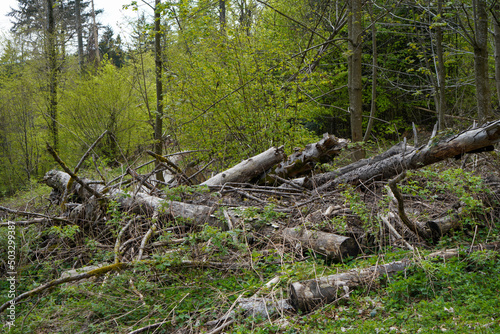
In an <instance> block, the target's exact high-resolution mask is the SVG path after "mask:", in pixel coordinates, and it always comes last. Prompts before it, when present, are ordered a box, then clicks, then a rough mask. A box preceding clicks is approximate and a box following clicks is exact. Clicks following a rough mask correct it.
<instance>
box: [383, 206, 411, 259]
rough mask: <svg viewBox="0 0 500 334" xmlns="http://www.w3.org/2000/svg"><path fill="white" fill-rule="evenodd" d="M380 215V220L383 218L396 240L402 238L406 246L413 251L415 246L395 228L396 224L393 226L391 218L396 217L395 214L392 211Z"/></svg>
mask: <svg viewBox="0 0 500 334" xmlns="http://www.w3.org/2000/svg"><path fill="white" fill-rule="evenodd" d="M379 217H380V220H382V222H383V223H384V225H385V226H386V227H387V228H388V229H389V233H391V234H392V236H393V237H394V239H395V241H399V240H401V241H402V242H403V243H404V245H405V246H406V248H408V249H409V250H411V251H413V250H414V248H413V246H412V245H410V244H409V243H408V241H406V240H405V239H404V238H403V237H402V236H401V234H399V232H398V231H396V229H395V228H394V226H392V224H391V222H390V221H389V219H390V218H393V217H394V215H393V214H392V212H389V214H387V215H381V216H379Z"/></svg>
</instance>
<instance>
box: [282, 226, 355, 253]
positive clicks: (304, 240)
mask: <svg viewBox="0 0 500 334" xmlns="http://www.w3.org/2000/svg"><path fill="white" fill-rule="evenodd" d="M283 236H284V237H285V239H286V240H287V241H289V242H294V241H299V242H300V243H301V244H302V247H306V248H310V249H312V250H314V251H315V252H317V253H319V254H321V255H324V256H326V257H327V258H328V259H331V260H336V261H342V260H343V259H345V258H347V257H349V256H352V257H355V256H357V255H358V253H359V246H358V244H357V242H356V241H355V240H354V239H353V238H349V237H344V236H341V235H337V234H333V233H326V232H321V231H311V230H306V229H304V228H301V227H296V228H286V229H284V230H283Z"/></svg>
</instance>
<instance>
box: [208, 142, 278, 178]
mask: <svg viewBox="0 0 500 334" xmlns="http://www.w3.org/2000/svg"><path fill="white" fill-rule="evenodd" d="M284 158H285V153H284V152H283V146H281V147H278V148H276V147H272V148H270V149H268V150H267V151H265V152H262V153H260V154H258V155H256V156H254V157H252V158H250V159H247V160H244V161H242V162H240V163H239V164H237V165H236V166H234V167H232V168H230V169H228V170H226V171H224V172H222V173H219V174H217V175H215V176H214V177H211V178H210V179H208V180H206V181H205V182H203V183H201V185H206V186H221V185H223V184H226V183H228V182H236V183H245V182H248V181H250V180H251V179H253V178H255V177H257V176H259V175H260V174H262V173H265V172H266V171H267V170H269V169H270V168H271V167H272V166H274V165H276V164H277V163H278V162H280V161H282V160H283V159H284Z"/></svg>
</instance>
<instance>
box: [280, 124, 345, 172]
mask: <svg viewBox="0 0 500 334" xmlns="http://www.w3.org/2000/svg"><path fill="white" fill-rule="evenodd" d="M348 143H349V140H347V139H342V138H337V137H335V136H334V135H329V134H328V133H325V134H324V135H323V139H321V140H320V141H318V142H317V143H314V144H309V145H306V147H305V148H304V149H303V150H300V151H297V152H295V153H293V154H292V155H290V156H289V157H288V158H287V159H286V160H285V161H283V162H281V163H280V164H279V165H278V166H277V167H276V168H275V169H274V173H275V174H276V175H278V176H280V177H283V178H293V177H297V176H299V175H303V174H306V173H308V172H310V171H311V170H313V169H314V167H315V164H316V163H318V162H320V163H324V162H328V161H330V160H332V158H333V157H335V156H337V155H339V154H340V152H341V151H342V150H343V149H344V148H345V147H346V146H347V144H348Z"/></svg>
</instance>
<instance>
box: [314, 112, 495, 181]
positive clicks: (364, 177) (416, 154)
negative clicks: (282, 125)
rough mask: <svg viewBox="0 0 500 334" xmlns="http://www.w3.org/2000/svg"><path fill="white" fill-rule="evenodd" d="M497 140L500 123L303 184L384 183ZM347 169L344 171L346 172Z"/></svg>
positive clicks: (320, 176) (332, 173)
mask: <svg viewBox="0 0 500 334" xmlns="http://www.w3.org/2000/svg"><path fill="white" fill-rule="evenodd" d="M499 141H500V120H497V121H494V122H490V123H487V124H485V125H483V126H481V127H476V128H474V129H471V130H467V131H463V132H461V133H460V134H457V135H453V136H449V137H447V138H444V139H439V135H438V136H437V137H436V138H434V139H433V140H432V141H431V142H430V143H429V144H427V145H424V146H421V147H418V148H413V149H410V148H407V150H406V151H403V152H402V153H401V154H394V155H389V156H388V157H386V158H384V159H378V158H377V159H374V160H373V161H368V163H365V164H363V165H362V166H360V167H357V165H355V164H353V166H355V168H352V167H349V166H347V167H346V168H344V170H343V171H333V172H328V173H323V174H319V175H316V176H314V177H312V178H310V179H309V180H306V182H305V183H304V186H305V187H309V188H312V187H314V186H321V185H325V186H324V187H323V188H327V187H329V186H333V187H334V186H336V185H339V184H342V183H357V182H366V181H369V180H374V179H383V180H387V179H389V178H391V177H394V176H396V175H398V174H399V173H401V172H402V171H404V170H408V169H418V168H421V167H424V166H427V165H430V164H433V163H436V162H439V161H443V160H445V159H448V158H451V157H455V156H460V155H462V154H464V153H467V152H472V151H476V150H480V149H482V148H485V147H488V146H491V145H493V144H495V143H497V142H499ZM350 166H351V165H350ZM346 170H347V172H345V171H346Z"/></svg>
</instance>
